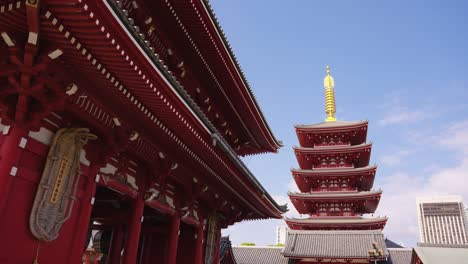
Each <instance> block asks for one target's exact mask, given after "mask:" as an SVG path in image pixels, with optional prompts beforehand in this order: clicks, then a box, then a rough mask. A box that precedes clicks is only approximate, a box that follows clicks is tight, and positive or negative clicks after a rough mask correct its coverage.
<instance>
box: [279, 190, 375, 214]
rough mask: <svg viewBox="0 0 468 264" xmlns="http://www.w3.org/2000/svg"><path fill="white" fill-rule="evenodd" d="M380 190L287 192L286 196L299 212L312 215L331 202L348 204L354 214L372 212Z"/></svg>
mask: <svg viewBox="0 0 468 264" xmlns="http://www.w3.org/2000/svg"><path fill="white" fill-rule="evenodd" d="M381 195H382V190H378V191H368V192H312V193H297V192H289V193H288V196H289V199H291V202H292V203H293V204H294V207H296V209H297V211H298V212H299V213H300V214H309V215H314V214H317V213H318V212H319V208H321V207H325V206H329V205H331V204H348V205H346V206H348V207H349V209H350V210H351V211H353V212H354V213H356V214H370V213H373V212H374V211H375V210H376V209H377V206H378V204H379V201H380V196H381Z"/></svg>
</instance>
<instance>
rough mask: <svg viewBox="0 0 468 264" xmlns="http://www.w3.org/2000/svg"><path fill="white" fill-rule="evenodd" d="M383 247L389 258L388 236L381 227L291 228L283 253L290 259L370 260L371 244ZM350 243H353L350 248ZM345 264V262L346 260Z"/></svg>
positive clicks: (383, 257) (316, 260) (385, 254)
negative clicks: (340, 229)
mask: <svg viewBox="0 0 468 264" xmlns="http://www.w3.org/2000/svg"><path fill="white" fill-rule="evenodd" d="M373 243H377V247H378V248H379V249H382V250H383V252H384V255H383V256H382V257H380V258H381V259H385V258H387V257H388V251H387V248H386V246H385V238H384V235H383V234H382V231H380V230H367V231H364V230H357V231H356V230H354V231H351V230H349V231H315V230H313V231H312V230H290V231H289V232H288V234H287V237H286V245H285V247H284V250H283V252H282V254H283V256H285V257H287V258H291V259H305V260H312V261H315V262H318V259H320V260H323V259H326V258H328V259H330V258H333V259H335V260H336V259H343V260H349V259H362V260H368V259H369V249H371V248H372V244H373ZM350 245H353V246H352V247H350ZM343 263H345V262H343Z"/></svg>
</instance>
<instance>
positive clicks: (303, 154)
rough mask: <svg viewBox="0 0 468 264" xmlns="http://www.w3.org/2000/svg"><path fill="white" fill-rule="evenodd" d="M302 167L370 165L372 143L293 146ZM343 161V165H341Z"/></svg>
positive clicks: (359, 166)
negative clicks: (313, 146)
mask: <svg viewBox="0 0 468 264" xmlns="http://www.w3.org/2000/svg"><path fill="white" fill-rule="evenodd" d="M293 149H294V153H295V154H296V159H297V162H298V163H299V166H300V168H301V169H312V168H317V167H319V166H322V167H324V168H327V167H328V168H339V167H357V168H361V167H365V166H367V165H369V159H370V153H371V149H372V144H371V143H366V144H360V145H355V146H327V147H316V148H304V147H293ZM341 162H343V166H341V164H340V163H341Z"/></svg>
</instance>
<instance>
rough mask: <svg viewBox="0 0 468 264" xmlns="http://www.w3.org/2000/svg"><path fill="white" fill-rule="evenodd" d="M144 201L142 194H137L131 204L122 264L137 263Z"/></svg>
mask: <svg viewBox="0 0 468 264" xmlns="http://www.w3.org/2000/svg"><path fill="white" fill-rule="evenodd" d="M144 209H145V201H144V200H143V196H142V192H139V194H138V196H137V198H136V200H135V201H134V202H133V208H132V212H131V215H130V221H129V223H128V229H127V240H126V242H125V251H124V257H123V264H134V263H136V261H137V254H138V245H139V242H140V232H141V222H142V220H143V218H142V217H143V211H144Z"/></svg>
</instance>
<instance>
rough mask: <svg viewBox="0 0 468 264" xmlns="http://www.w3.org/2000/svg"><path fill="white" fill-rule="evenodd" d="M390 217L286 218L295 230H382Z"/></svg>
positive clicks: (290, 226)
mask: <svg viewBox="0 0 468 264" xmlns="http://www.w3.org/2000/svg"><path fill="white" fill-rule="evenodd" d="M387 220H388V217H372V218H365V217H361V216H350V217H346V216H340V217H333V216H330V217H310V218H306V219H298V218H286V219H285V221H286V223H287V224H288V226H289V228H291V229H294V230H382V229H383V228H384V226H385V224H386V223H387Z"/></svg>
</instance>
